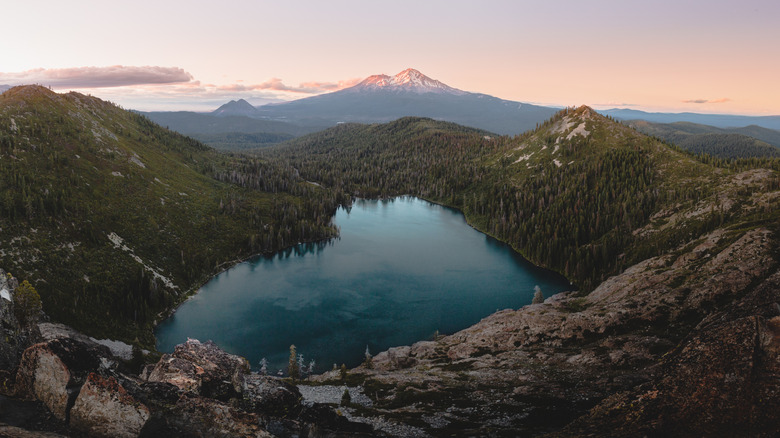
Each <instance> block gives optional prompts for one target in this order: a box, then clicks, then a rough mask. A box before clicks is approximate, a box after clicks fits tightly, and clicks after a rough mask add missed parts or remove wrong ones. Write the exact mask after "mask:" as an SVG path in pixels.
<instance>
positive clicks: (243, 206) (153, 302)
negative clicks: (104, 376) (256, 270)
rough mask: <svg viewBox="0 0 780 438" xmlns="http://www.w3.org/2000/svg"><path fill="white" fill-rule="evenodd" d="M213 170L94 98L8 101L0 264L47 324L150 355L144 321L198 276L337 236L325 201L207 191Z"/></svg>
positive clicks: (283, 190) (198, 154) (284, 192)
mask: <svg viewBox="0 0 780 438" xmlns="http://www.w3.org/2000/svg"><path fill="white" fill-rule="evenodd" d="M220 160H223V158H221V157H220V156H219V154H218V153H216V152H215V151H214V150H213V149H211V148H209V147H207V146H205V145H203V144H202V143H200V142H198V141H195V140H192V139H190V138H187V137H184V136H182V135H179V134H176V133H173V132H171V131H168V130H166V129H162V128H160V127H159V126H157V125H155V124H154V123H152V122H150V121H149V120H148V119H146V118H145V117H143V116H141V115H138V114H135V113H132V112H129V111H125V110H122V109H120V108H118V107H116V106H115V105H112V104H110V103H107V102H104V101H101V100H99V99H96V98H93V97H89V96H84V95H81V94H77V93H69V94H64V95H59V94H55V93H53V92H51V91H49V90H47V89H45V88H43V87H38V86H27V87H17V88H13V89H11V90H8V91H6V92H5V93H3V94H2V96H1V97H0V242H2V244H1V245H0V266H3V267H5V268H6V269H12V270H13V271H14V272H17V273H18V274H19V275H20V276H22V277H24V278H27V279H29V280H30V282H31V283H32V284H34V285H35V287H36V288H37V289H38V291H39V292H40V296H41V300H42V302H43V308H44V310H45V311H46V313H47V314H49V315H50V316H51V317H52V318H53V319H55V320H57V321H61V322H64V323H66V324H69V325H72V326H74V327H75V328H77V329H79V330H82V331H84V332H86V333H88V334H92V335H96V336H97V335H99V336H103V337H105V336H111V337H112V338H115V339H124V340H128V341H135V342H137V343H140V344H142V345H143V346H144V347H145V348H149V347H153V345H154V339H153V336H152V331H151V328H152V324H153V321H154V320H155V319H157V318H159V317H160V316H161V315H164V314H166V312H167V311H168V310H169V309H171V308H172V307H173V306H174V305H176V304H177V303H178V302H180V301H181V300H183V299H184V298H185V297H186V296H187V295H188V293H190V292H191V291H193V290H194V288H196V287H198V286H199V285H200V284H202V283H203V282H204V281H206V280H207V279H208V278H209V276H210V275H213V274H214V273H216V272H218V271H219V270H221V269H224V268H225V267H227V266H229V265H230V264H232V263H234V262H235V261H237V260H241V259H244V258H247V257H249V256H251V255H253V254H258V253H271V252H274V251H276V250H279V249H282V248H284V247H287V246H290V245H293V244H296V243H298V242H301V241H313V240H319V239H323V238H329V237H331V236H334V235H336V233H337V230H335V229H334V228H333V227H332V226H331V224H330V219H331V216H332V214H333V213H334V212H335V209H336V206H337V203H336V202H332V201H329V200H330V199H331V198H330V197H329V196H327V195H323V196H320V194H321V193H324V190H322V189H320V188H318V187H316V186H312V185H311V184H306V183H305V182H303V181H301V179H300V178H297V177H295V176H294V175H293V174H292V173H285V174H279V175H277V176H276V179H275V180H274V181H275V184H276V186H275V188H273V189H269V190H266V191H265V192H261V191H257V190H249V189H245V188H242V187H239V186H237V185H235V184H232V183H230V182H221V181H217V180H215V179H214V178H212V177H210V176H208V175H206V174H205V173H211V172H213V171H214V170H215V167H214V165H213V163H216V162H219V161H220ZM223 176H224V177H225V179H226V180H227V179H230V178H229V177H230V175H223ZM269 192H274V193H269ZM292 192H296V193H299V194H300V193H303V194H305V196H309V197H311V198H315V199H316V200H317V201H316V202H307V201H305V200H304V198H302V197H301V196H300V195H295V194H293V193H292Z"/></svg>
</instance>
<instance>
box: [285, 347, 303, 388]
mask: <svg viewBox="0 0 780 438" xmlns="http://www.w3.org/2000/svg"><path fill="white" fill-rule="evenodd" d="M287 374H288V375H289V376H290V378H291V379H293V380H298V379H300V378H301V369H300V367H298V355H297V353H296V352H295V344H293V345H290V361H289V363H288V365H287Z"/></svg>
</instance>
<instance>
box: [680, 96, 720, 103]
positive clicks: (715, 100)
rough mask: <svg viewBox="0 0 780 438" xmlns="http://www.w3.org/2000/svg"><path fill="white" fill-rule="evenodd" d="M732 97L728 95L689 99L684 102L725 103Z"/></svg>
mask: <svg viewBox="0 0 780 438" xmlns="http://www.w3.org/2000/svg"><path fill="white" fill-rule="evenodd" d="M729 101H731V99H729V98H727V97H722V98H720V99H689V100H683V101H682V102H683V103H724V102H729Z"/></svg>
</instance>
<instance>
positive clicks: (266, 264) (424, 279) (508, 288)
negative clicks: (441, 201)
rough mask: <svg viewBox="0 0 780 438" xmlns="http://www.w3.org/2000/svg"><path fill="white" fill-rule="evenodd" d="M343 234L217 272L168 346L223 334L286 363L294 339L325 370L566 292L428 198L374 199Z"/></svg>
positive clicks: (247, 351)
mask: <svg viewBox="0 0 780 438" xmlns="http://www.w3.org/2000/svg"><path fill="white" fill-rule="evenodd" d="M334 222H335V223H336V225H338V226H340V227H341V238H339V239H335V240H331V241H328V242H317V243H305V244H301V245H297V246H295V247H292V248H288V249H286V250H284V251H281V252H279V253H277V254H275V255H273V256H270V257H257V258H255V259H252V260H250V261H248V262H245V263H241V264H239V265H237V266H235V267H233V268H231V269H230V270H228V271H225V272H224V273H222V274H220V275H217V276H216V277H214V278H213V279H212V280H211V281H209V283H207V284H206V285H204V286H203V288H201V290H200V291H199V292H198V294H197V295H195V296H194V297H193V298H191V299H190V300H188V301H187V302H186V303H184V304H183V305H182V306H181V307H180V308H179V309H178V310H177V312H176V313H175V314H174V316H172V317H171V318H169V319H168V320H166V321H164V322H163V323H162V324H160V326H159V327H158V328H157V337H158V343H159V345H158V347H159V349H160V350H161V351H168V352H170V351H172V350H173V347H174V346H175V345H176V344H179V343H181V342H184V341H185V340H186V339H187V337H192V338H198V339H200V340H203V341H205V340H208V339H211V340H213V341H214V342H216V343H217V344H219V345H220V346H221V347H222V348H224V349H225V350H227V351H230V352H232V353H235V354H240V355H242V356H244V357H246V358H247V359H249V360H250V362H251V363H252V365H253V367H258V364H259V361H260V359H261V358H263V357H265V358H266V359H267V360H268V361H269V363H270V366H271V367H273V368H274V369H280V368H284V367H286V364H287V357H288V354H289V346H290V344H295V345H296V346H297V348H298V352H300V353H302V354H303V355H304V358H305V359H306V361H307V362H308V361H309V360H310V359H314V360H316V362H317V363H318V364H319V365H318V366H317V369H318V370H319V371H324V370H326V369H330V368H331V366H332V364H333V363H337V364H341V363H345V364H347V365H348V366H354V365H357V364H358V363H359V362H360V361H361V360H362V358H363V352H364V351H365V348H366V345H368V346H369V349H370V350H371V351H372V352H379V351H381V350H385V349H387V348H389V347H392V346H397V345H406V344H411V343H413V342H416V341H418V340H422V339H426V338H429V337H430V336H431V335H432V334H433V333H434V332H435V331H437V330H438V331H440V332H442V333H452V332H455V331H457V330H460V329H463V328H465V327H467V326H469V325H471V324H474V323H475V322H477V321H479V320H480V319H481V318H483V317H485V316H487V315H489V314H490V313H492V312H495V311H496V310H498V309H503V308H507V307H511V308H518V307H521V306H523V305H525V304H528V303H530V301H531V298H532V297H533V288H534V286H535V285H537V284H538V285H539V286H540V287H541V288H542V291H543V292H544V294H545V296H549V295H552V294H554V293H557V292H560V291H562V290H565V289H566V288H567V287H568V282H567V281H566V279H564V278H562V277H560V276H558V275H555V274H552V273H550V272H548V271H544V270H541V269H538V268H536V267H534V266H533V265H531V264H530V263H528V262H527V261H526V260H524V259H523V258H522V257H520V256H519V255H518V254H517V253H515V252H514V251H512V250H511V249H510V248H509V247H507V246H506V245H504V244H503V243H501V242H498V241H497V240H495V239H492V238H490V237H488V236H485V235H484V234H482V233H479V232H477V231H475V230H474V229H472V228H471V227H469V226H468V224H466V222H465V220H464V218H463V215H461V214H460V213H459V212H457V211H455V210H452V209H449V208H446V207H441V206H438V205H434V204H431V203H428V202H426V201H422V200H419V199H416V198H411V197H403V198H395V199H391V200H379V201H376V200H363V201H358V202H356V203H355V204H354V206H353V208H352V209H351V211H347V210H345V209H341V210H339V211H338V212H337V213H336V217H335V218H334Z"/></svg>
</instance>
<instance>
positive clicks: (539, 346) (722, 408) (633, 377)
mask: <svg viewBox="0 0 780 438" xmlns="http://www.w3.org/2000/svg"><path fill="white" fill-rule="evenodd" d="M778 247H780V245H778V238H777V236H775V235H773V233H772V232H771V231H770V230H769V229H766V228H756V229H750V230H746V231H742V232H729V231H726V230H722V229H721V230H716V231H714V232H712V233H709V234H707V235H705V236H702V237H700V238H697V239H696V240H693V241H692V242H687V243H685V244H683V245H681V246H680V247H679V248H678V249H677V250H675V251H672V252H670V253H669V254H666V255H662V256H658V257H654V258H650V259H648V260H645V261H643V262H641V263H638V264H637V265H634V266H632V267H630V268H628V269H626V270H625V271H624V272H623V273H621V274H620V275H617V276H615V277H612V278H610V279H608V280H607V281H605V282H603V283H602V284H601V285H600V286H598V287H597V288H596V289H595V290H594V291H592V292H591V293H590V294H588V295H585V296H580V295H578V294H576V293H571V292H570V293H562V294H558V295H555V296H553V297H550V298H548V299H547V300H545V302H544V303H542V304H532V305H529V306H526V307H524V308H522V309H519V310H511V309H510V310H503V311H499V312H496V313H495V314H493V315H490V316H489V317H487V318H485V319H483V320H482V321H480V322H479V323H477V324H475V325H474V326H472V327H469V328H467V329H465V330H463V331H461V332H458V333H455V334H453V335H451V336H444V337H440V338H439V339H437V340H436V341H425V342H419V343H417V344H414V345H412V346H408V347H397V348H391V349H390V350H388V351H386V352H382V353H379V354H377V355H376V356H375V357H374V358H373V360H372V367H371V368H370V369H369V368H366V367H365V366H361V367H358V368H357V369H355V370H351V371H350V372H349V374H350V379H351V381H352V382H354V383H359V384H362V386H363V388H364V389H365V393H366V394H367V395H369V396H370V397H371V399H372V402H373V408H371V409H363V410H362V415H364V416H367V418H370V417H371V415H370V412H371V410H372V409H373V411H374V412H376V417H380V416H381V417H388V416H390V417H391V418H392V417H394V418H395V419H396V420H398V421H402V422H407V421H408V422H412V424H419V420H420V419H422V420H423V421H424V422H425V423H427V424H428V427H427V431H428V432H429V433H431V434H433V435H442V434H445V435H446V434H448V433H455V431H456V430H457V431H459V432H458V433H462V434H474V435H482V434H487V433H493V431H496V430H504V431H506V432H508V431H523V432H524V433H527V434H535V433H544V432H551V431H555V430H559V429H560V428H561V426H562V425H563V424H567V423H569V422H570V421H572V420H574V419H576V418H577V417H579V416H581V415H583V414H587V413H588V412H589V411H590V409H594V411H593V412H595V413H593V414H589V415H592V419H591V420H590V422H588V423H587V426H586V425H585V424H586V423H585V421H586V420H582V421H583V423H581V424H582V426H581V427H580V429H571V430H569V429H567V432H566V433H564V434H563V435H566V434H567V433H569V432H571V433H573V434H576V433H578V432H579V431H582V432H583V435H588V434H591V435H603V434H605V433H607V432H609V434H612V429H610V427H617V424H619V423H626V422H627V423H631V422H629V421H628V420H629V419H633V421H634V423H632V424H635V426H634V427H626V428H625V430H626V433H625V434H624V435H625V436H641V435H643V434H646V433H647V432H648V431H655V432H657V434H658V435H665V434H668V433H671V432H672V431H674V430H681V431H688V433H682V432H680V434H682V435H687V436H711V435H713V434H716V433H715V432H716V431H719V430H730V431H734V433H737V434H739V433H742V432H740V431H745V430H751V431H752V432H754V433H756V434H760V431H769V430H777V429H776V423H775V421H776V420H773V419H774V418H775V417H776V415H773V414H771V412H773V411H772V409H776V407H777V403H778V400H779V398H778V394H780V392H778V388H777V381H778V380H777V374H776V373H777V371H776V369H777V367H778V366H780V364H779V363H778V361H777V357H778V356H777V352H776V350H775V349H776V345H777V342H776V341H775V336H776V334H775V333H776V330H777V328H778V327H779V326H780V324H779V323H778V321H780V318H777V317H778V316H780V307H779V306H778V305H776V304H775V303H780V297H778V296H777V293H778V291H780V287H778V285H777V280H776V279H777V277H778V275H780V274H778V273H777V272H778V267H779V266H780V265H779V264H778V260H777V257H776V255H775V252H776V248H778ZM317 379H318V380H320V381H324V382H330V381H335V380H338V376H337V375H335V374H328V375H323V376H321V377H319V378H317ZM648 385H649V386H648ZM637 388H643V389H642V390H641V391H638V390H637ZM633 391H637V392H633ZM762 400H763V401H762ZM767 400H772V401H771V402H767ZM640 402H641V403H640ZM605 406H606V407H605ZM610 406H611V408H608V407H610ZM702 412H707V415H702V414H701V413H702ZM710 412H711V413H712V414H710ZM598 413H600V414H598ZM583 418H591V417H583ZM610 421H612V423H610ZM697 423H700V424H697ZM603 424H611V426H604V425H603ZM659 424H661V425H663V426H659ZM647 425H656V426H654V427H655V428H654V429H653V428H649V429H648V428H647V427H648V426H647ZM640 426H641V427H640ZM748 426H751V427H753V428H754V429H750V428H749V427H748ZM589 427H590V428H589ZM616 430H617V429H616ZM738 432H739V433H738ZM742 434H743V435H744V433H742Z"/></svg>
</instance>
